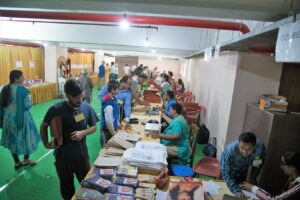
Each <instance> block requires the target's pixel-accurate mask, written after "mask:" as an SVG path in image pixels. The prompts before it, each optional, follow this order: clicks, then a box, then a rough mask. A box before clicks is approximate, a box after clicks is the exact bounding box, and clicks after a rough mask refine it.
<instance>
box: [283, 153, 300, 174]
mask: <svg viewBox="0 0 300 200" xmlns="http://www.w3.org/2000/svg"><path fill="white" fill-rule="evenodd" d="M281 162H282V164H285V165H287V166H292V167H295V168H296V170H297V172H298V173H299V172H300V154H299V153H296V152H291V151H286V152H284V153H283V154H282V160H281Z"/></svg>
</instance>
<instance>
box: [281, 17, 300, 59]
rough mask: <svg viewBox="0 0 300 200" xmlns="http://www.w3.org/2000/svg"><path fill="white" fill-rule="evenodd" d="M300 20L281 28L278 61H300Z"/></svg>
mask: <svg viewBox="0 0 300 200" xmlns="http://www.w3.org/2000/svg"><path fill="white" fill-rule="evenodd" d="M299 46H300V21H298V22H294V23H290V24H288V25H285V26H281V27H280V28H279V32H278V36H277V42H276V54H275V60H276V62H291V63H293V62H300V51H299Z"/></svg>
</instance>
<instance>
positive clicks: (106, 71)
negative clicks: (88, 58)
mask: <svg viewBox="0 0 300 200" xmlns="http://www.w3.org/2000/svg"><path fill="white" fill-rule="evenodd" d="M109 71H110V70H109V63H106V65H105V84H107V83H108V81H109V73H110V72H109Z"/></svg>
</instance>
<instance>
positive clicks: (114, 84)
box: [107, 80, 120, 96]
mask: <svg viewBox="0 0 300 200" xmlns="http://www.w3.org/2000/svg"><path fill="white" fill-rule="evenodd" d="M119 87H120V83H119V82H118V81H115V80H113V81H109V82H108V83H107V91H108V93H110V94H111V95H112V96H115V95H116V94H117V93H118V92H119Z"/></svg>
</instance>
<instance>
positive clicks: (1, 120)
mask: <svg viewBox="0 0 300 200" xmlns="http://www.w3.org/2000/svg"><path fill="white" fill-rule="evenodd" d="M9 79H10V83H9V84H8V85H6V86H4V87H3V89H2V91H1V94H0V128H1V129H2V137H1V140H0V145H2V146H4V147H5V148H8V149H9V150H10V151H11V154H12V156H13V159H14V161H15V169H18V168H20V167H22V166H23V165H34V164H36V163H35V162H34V161H32V160H29V155H30V154H31V153H33V152H34V151H35V150H37V148H38V142H39V141H40V135H39V132H38V130H37V128H36V126H35V124H34V121H33V118H32V116H31V114H30V112H29V109H30V108H31V103H30V93H29V90H28V89H27V88H25V87H24V86H22V83H23V81H24V76H23V72H22V71H20V70H12V71H11V72H10V75H9ZM19 155H24V161H23V162H21V161H20V160H19Z"/></svg>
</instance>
